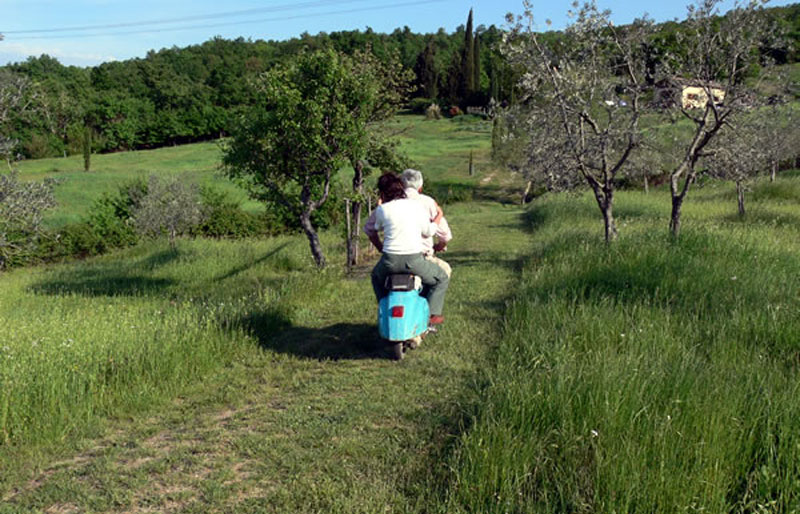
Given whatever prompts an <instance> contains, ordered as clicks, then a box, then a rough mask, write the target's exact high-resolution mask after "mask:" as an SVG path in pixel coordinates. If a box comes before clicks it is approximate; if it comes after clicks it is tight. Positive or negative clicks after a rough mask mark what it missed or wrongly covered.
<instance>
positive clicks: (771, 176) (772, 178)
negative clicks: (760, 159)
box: [769, 161, 778, 182]
mask: <svg viewBox="0 0 800 514" xmlns="http://www.w3.org/2000/svg"><path fill="white" fill-rule="evenodd" d="M777 174H778V161H775V162H773V163H772V168H770V170H769V181H770V182H775V175H777Z"/></svg>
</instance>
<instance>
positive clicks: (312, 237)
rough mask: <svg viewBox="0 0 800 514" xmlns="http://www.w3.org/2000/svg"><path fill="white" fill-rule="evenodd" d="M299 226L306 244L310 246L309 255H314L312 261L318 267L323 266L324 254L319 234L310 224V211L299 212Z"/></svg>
mask: <svg viewBox="0 0 800 514" xmlns="http://www.w3.org/2000/svg"><path fill="white" fill-rule="evenodd" d="M300 226H301V227H303V232H305V234H306V237H307V238H308V245H309V246H310V247H311V255H313V256H314V262H316V264H317V267H318V268H319V269H322V268H324V267H325V255H324V254H323V253H322V245H321V244H320V242H319V235H317V231H316V230H315V229H314V225H312V224H311V213H310V212H303V213H302V214H300Z"/></svg>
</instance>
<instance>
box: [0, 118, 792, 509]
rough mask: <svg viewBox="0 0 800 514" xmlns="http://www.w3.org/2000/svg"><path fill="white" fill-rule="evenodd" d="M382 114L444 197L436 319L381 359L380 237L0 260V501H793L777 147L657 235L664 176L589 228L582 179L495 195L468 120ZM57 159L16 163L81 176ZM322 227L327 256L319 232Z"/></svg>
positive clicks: (478, 128) (458, 505)
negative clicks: (536, 192) (404, 349)
mask: <svg viewBox="0 0 800 514" xmlns="http://www.w3.org/2000/svg"><path fill="white" fill-rule="evenodd" d="M398 123H399V124H401V125H402V126H403V127H402V128H404V129H405V132H403V137H404V138H405V143H404V146H405V148H406V150H407V151H408V153H409V154H410V155H411V156H412V158H414V159H415V160H416V161H417V163H418V164H419V166H420V169H422V170H423V172H425V173H426V174H427V177H428V179H429V182H430V184H429V185H430V186H431V190H432V191H433V192H434V194H435V195H436V196H437V197H439V198H440V200H442V201H444V200H448V196H449V203H447V204H446V205H445V212H446V214H447V216H448V219H449V221H450V224H451V226H452V229H453V232H454V234H455V239H454V241H453V243H452V244H451V245H450V247H449V251H448V252H447V253H446V254H445V256H444V257H445V258H446V259H447V260H448V261H449V262H450V263H451V264H452V265H453V269H454V279H453V283H452V286H451V290H450V292H449V293H448V300H447V305H446V308H445V309H446V310H445V316H446V318H447V321H446V324H445V329H444V330H443V331H442V333H440V334H438V335H436V336H434V337H432V338H430V339H428V340H426V341H425V343H424V344H423V345H422V347H421V348H420V349H418V350H415V351H414V352H412V353H411V354H410V355H409V356H408V357H407V358H406V359H405V360H404V361H402V362H399V363H396V362H392V361H390V360H389V359H388V358H387V354H386V352H385V351H384V349H383V348H382V345H381V344H380V342H379V341H378V340H377V337H376V334H375V326H374V323H375V321H374V319H375V311H374V300H373V299H372V296H371V291H370V286H369V280H368V277H367V274H368V271H369V269H370V266H371V264H372V262H373V261H374V260H375V258H376V256H375V255H374V254H372V255H371V256H369V257H368V259H367V261H366V262H365V263H364V265H363V266H362V267H361V268H359V269H358V270H356V272H355V273H353V274H350V275H347V274H345V273H344V272H343V270H342V269H341V267H338V266H332V267H331V269H328V270H327V271H325V272H317V271H315V270H314V269H313V265H312V262H311V259H310V257H309V256H308V249H307V242H306V241H305V240H304V239H303V238H302V237H301V236H294V235H283V236H278V237H272V238H263V239H245V240H241V241H225V240H207V239H198V240H184V241H180V242H179V246H178V250H177V252H172V251H170V250H169V249H168V246H167V244H166V242H164V241H152V242H147V243H144V244H141V245H139V246H136V247H134V248H130V249H126V250H120V251H116V252H113V253H111V254H108V255H105V256H102V257H98V258H92V259H87V260H83V261H75V262H68V263H63V264H56V265H49V266H43V267H35V268H27V269H18V270H13V271H11V272H9V273H6V274H3V275H2V276H0V287H2V290H3V295H2V296H1V297H0V326H2V327H4V333H3V336H4V339H3V343H2V347H0V351H1V352H0V439H1V440H2V443H0V498H2V501H0V513H6V512H19V511H92V512H107V511H125V512H145V511H174V512H265V511H266V512H376V511H386V510H388V511H404V512H405V511H409V512H565V511H591V512H622V511H634V510H637V511H639V510H641V511H645V512H662V511H672V510H677V509H684V508H686V509H692V508H695V509H705V510H707V511H711V512H727V511H758V510H770V509H771V510H774V511H780V512H790V511H792V510H793V509H797V508H799V507H800V493H798V491H800V488H798V487H797V481H798V480H800V468H798V464H797V463H798V462H800V454H799V453H798V448H800V441H798V434H800V426H798V423H800V421H798V420H800V411H798V408H800V407H799V406H798V405H799V404H798V403H797V400H796V398H797V397H798V392H800V373H799V371H800V370H799V369H798V365H797V364H798V348H799V347H800V340H798V334H800V326H798V319H797V317H796V315H795V313H796V312H797V311H798V309H799V308H800V296H798V295H797V292H798V291H800V283H798V275H797V273H796V270H797V269H800V262H798V255H800V248H799V247H798V240H797V237H796V235H797V233H796V227H797V225H798V223H800V174H798V172H797V171H789V172H783V173H781V174H780V175H779V176H778V180H777V181H776V182H775V183H768V182H766V181H762V182H759V183H757V184H756V185H755V186H754V189H753V191H752V192H751V193H748V194H749V197H748V206H749V207H748V214H747V217H745V218H743V219H742V218H740V217H738V216H737V215H736V197H735V192H734V191H733V187H732V186H731V185H729V184H725V183H721V182H713V181H707V182H705V183H704V184H703V185H702V187H699V188H697V189H694V190H693V191H692V194H691V195H690V196H689V198H688V200H687V204H686V207H685V209H686V210H685V214H684V220H685V224H684V232H683V234H682V237H681V239H680V240H679V241H677V242H676V241H673V240H671V239H670V238H669V236H668V231H667V223H668V217H669V194H668V192H666V191H664V190H662V189H658V188H656V189H652V190H651V192H650V193H649V194H645V193H643V192H639V191H633V190H628V191H620V192H619V194H618V196H617V204H616V205H617V209H616V213H617V218H618V223H619V227H620V240H619V241H618V242H617V243H616V244H615V245H613V246H612V247H606V246H605V245H603V243H602V234H601V229H602V223H601V220H600V217H599V213H598V212H597V208H596V206H595V205H594V204H593V202H594V200H593V199H592V198H591V197H589V196H588V195H581V194H564V195H546V196H545V197H543V198H540V199H537V200H535V201H534V202H533V203H532V204H531V205H530V206H528V207H527V208H521V207H518V206H514V205H510V204H508V203H503V202H504V201H506V200H507V198H509V195H510V193H511V192H512V191H518V190H519V184H518V183H516V182H514V180H515V179H514V178H513V177H510V176H508V175H507V174H506V173H504V172H502V171H501V170H497V169H494V168H492V167H491V166H490V165H489V164H488V149H489V144H488V138H489V127H488V126H487V125H486V124H483V123H481V122H478V121H474V120H473V121H471V122H464V123H462V122H459V121H451V120H442V121H437V122H425V121H421V119H420V118H411V117H409V118H401V119H400V120H399V121H398ZM215 151H216V150H215V149H214V147H213V146H210V145H201V146H199V147H197V146H192V147H177V148H171V149H167V148H165V149H162V150H158V151H153V152H144V153H139V152H137V153H130V154H114V155H108V156H103V158H104V159H107V160H104V161H100V162H101V163H102V166H101V167H100V168H107V170H108V172H107V173H108V182H107V184H108V186H107V187H112V185H111V184H112V183H114V181H116V180H124V179H125V178H126V177H127V176H129V175H135V174H136V173H141V171H142V169H143V168H147V171H148V172H150V171H158V172H159V173H172V172H173V170H177V169H180V168H183V169H187V170H189V171H195V173H196V176H197V177H200V178H202V179H203V180H209V181H214V180H218V179H215V178H214V177H213V174H212V173H211V170H213V169H214V157H213V154H214V152H215ZM470 151H473V152H474V153H475V156H476V162H477V163H478V164H477V173H476V175H475V176H473V177H470V176H468V175H467V169H466V163H467V159H468V156H469V152H470ZM192 155H194V156H195V157H196V159H197V160H196V161H193V162H190V161H191V159H193V157H191V156H192ZM55 162H56V161H47V162H29V163H26V166H30V167H29V168H26V169H25V171H24V173H25V174H26V176H41V174H42V173H55V174H59V173H63V174H64V176H65V177H70V178H72V177H75V178H74V180H76V181H77V180H79V178H80V177H82V176H83V175H81V174H82V173H83V172H80V171H78V170H76V169H72V171H70V169H69V168H68V166H71V164H69V163H70V162H71V161H70V160H69V159H67V160H61V161H58V162H63V163H65V165H64V171H59V172H53V171H52V167H53V166H55V164H54V163H55ZM141 163H146V166H142V167H141V168H140V165H141ZM78 164H79V163H78ZM100 168H99V169H100ZM94 173H97V176H100V175H101V174H102V173H105V172H104V171H102V170H100V171H97V172H92V173H89V174H85V175H86V176H87V177H88V178H91V177H93V176H94V175H93V174H94ZM70 174H72V175H70ZM67 184H69V181H66V182H64V183H63V184H62V185H61V186H59V187H61V188H66V187H67ZM103 187H106V186H103ZM515 188H516V189H515ZM77 189H80V188H76V190H77ZM98 191H99V189H98ZM60 194H61V195H63V196H62V198H64V199H66V200H69V199H70V198H73V197H75V198H77V195H74V194H73V193H70V192H69V191H61V193H60ZM498 200H499V201H498ZM83 201H84V200H79V201H77V202H76V203H75V204H74V206H73V207H70V208H71V209H74V211H73V212H74V213H77V212H79V210H80V205H81V203H80V202H83ZM64 205H65V206H66V205H67V203H65V204H64ZM64 208H65V209H66V207H64ZM323 242H324V244H325V246H326V249H328V251H329V252H330V255H331V261H332V262H335V263H341V262H342V261H343V253H344V250H343V244H342V239H341V235H340V233H339V231H338V230H330V231H328V232H326V233H325V234H324V235H323Z"/></svg>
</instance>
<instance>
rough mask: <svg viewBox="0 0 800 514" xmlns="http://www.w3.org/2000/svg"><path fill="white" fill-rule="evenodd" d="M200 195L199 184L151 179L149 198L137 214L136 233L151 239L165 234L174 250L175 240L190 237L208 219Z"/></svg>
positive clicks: (147, 195) (137, 209)
mask: <svg viewBox="0 0 800 514" xmlns="http://www.w3.org/2000/svg"><path fill="white" fill-rule="evenodd" d="M198 192H199V191H198V187H197V184H191V183H186V182H185V181H182V180H181V179H179V178H176V179H169V180H162V179H159V178H158V177H156V176H151V177H150V180H149V181H148V183H147V194H145V195H144V197H142V199H141V201H140V202H139V205H138V206H137V207H136V208H135V210H134V214H133V222H134V226H135V227H136V230H137V231H138V232H139V233H141V234H144V235H149V236H158V235H160V234H166V235H167V236H169V244H170V246H171V247H172V248H173V249H175V238H176V237H177V236H179V235H183V234H187V233H189V232H190V231H191V230H193V229H194V228H195V227H196V226H197V225H199V224H200V223H202V222H203V219H204V218H205V216H204V213H203V210H202V208H201V204H200V198H199V195H198Z"/></svg>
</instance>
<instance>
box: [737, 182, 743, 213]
mask: <svg viewBox="0 0 800 514" xmlns="http://www.w3.org/2000/svg"><path fill="white" fill-rule="evenodd" d="M736 198H737V200H738V201H739V216H740V217H744V214H745V212H744V186H743V185H742V182H741V181H737V182H736Z"/></svg>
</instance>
